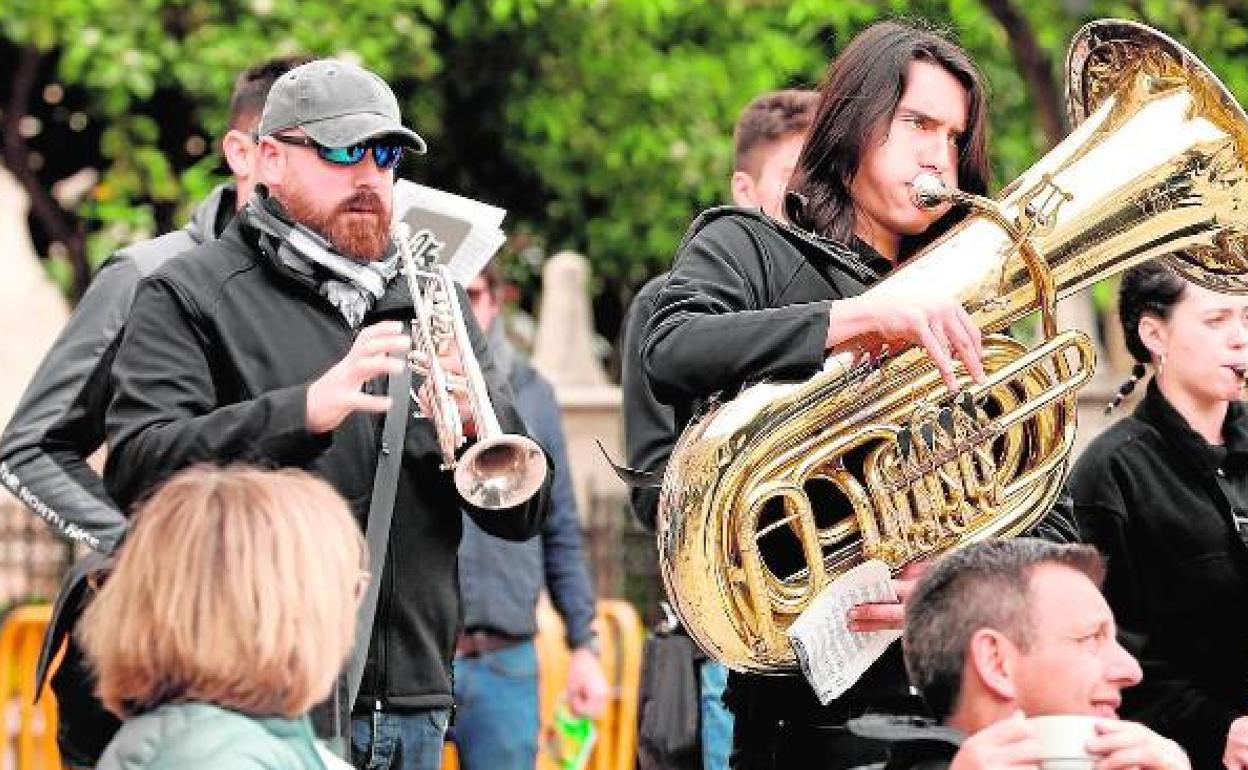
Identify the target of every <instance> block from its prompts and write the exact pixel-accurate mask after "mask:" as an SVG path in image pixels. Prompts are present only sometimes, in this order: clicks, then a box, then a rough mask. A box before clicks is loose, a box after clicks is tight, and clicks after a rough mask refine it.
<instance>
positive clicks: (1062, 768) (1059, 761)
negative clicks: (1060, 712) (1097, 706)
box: [1027, 715, 1101, 770]
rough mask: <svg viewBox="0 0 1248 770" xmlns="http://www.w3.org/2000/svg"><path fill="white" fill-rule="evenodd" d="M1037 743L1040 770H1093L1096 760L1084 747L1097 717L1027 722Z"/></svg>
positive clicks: (1048, 718) (1069, 717)
mask: <svg viewBox="0 0 1248 770" xmlns="http://www.w3.org/2000/svg"><path fill="white" fill-rule="evenodd" d="M1027 721H1028V722H1029V723H1030V724H1031V726H1032V729H1033V730H1035V733H1036V740H1038V741H1039V742H1040V759H1041V761H1040V767H1041V768H1043V770H1092V765H1093V763H1095V762H1096V757H1094V756H1092V755H1091V754H1089V753H1088V750H1087V749H1086V748H1085V747H1086V746H1087V745H1088V741H1089V740H1090V739H1091V738H1092V737H1093V736H1095V735H1096V723H1097V722H1100V721H1101V718H1100V717H1089V716H1075V715H1070V716H1048V717H1032V718H1031V719H1028V720H1027Z"/></svg>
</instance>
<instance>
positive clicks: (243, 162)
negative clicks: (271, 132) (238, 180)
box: [221, 128, 256, 178]
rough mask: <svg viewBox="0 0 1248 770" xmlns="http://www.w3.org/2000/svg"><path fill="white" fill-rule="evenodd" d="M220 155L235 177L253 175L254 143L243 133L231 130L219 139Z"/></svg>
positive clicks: (248, 135)
mask: <svg viewBox="0 0 1248 770" xmlns="http://www.w3.org/2000/svg"><path fill="white" fill-rule="evenodd" d="M221 153H222V154H223V155H224V156H225V162H226V164H227V165H228V166H229V167H230V173H231V174H233V175H234V176H236V177H243V178H247V177H250V176H251V175H252V174H254V173H255V162H254V156H255V154H256V142H255V140H254V139H252V138H251V135H250V134H248V133H247V132H245V131H239V130H238V129H236V128H232V129H230V130H229V131H226V132H225V136H224V137H223V138H222V139H221Z"/></svg>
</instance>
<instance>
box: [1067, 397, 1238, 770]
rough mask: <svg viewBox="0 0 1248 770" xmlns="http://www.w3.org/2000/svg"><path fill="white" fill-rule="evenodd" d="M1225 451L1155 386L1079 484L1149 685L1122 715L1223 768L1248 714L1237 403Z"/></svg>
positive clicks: (1108, 583) (1088, 464)
mask: <svg viewBox="0 0 1248 770" xmlns="http://www.w3.org/2000/svg"><path fill="white" fill-rule="evenodd" d="M1222 431H1223V439H1224V441H1225V444H1224V445H1223V446H1213V445H1210V444H1209V443H1208V442H1207V441H1205V439H1204V438H1202V437H1201V436H1200V435H1199V434H1198V433H1196V432H1195V431H1194V430H1192V428H1191V426H1189V425H1188V424H1187V421H1186V420H1184V419H1183V416H1182V415H1180V414H1179V413H1178V412H1177V411H1175V409H1174V407H1172V406H1171V405H1170V403H1169V402H1168V401H1166V399H1165V396H1163V395H1162V394H1161V392H1160V391H1159V390H1158V389H1157V387H1156V385H1155V384H1153V383H1152V382H1150V383H1149V386H1148V391H1147V393H1146V394H1145V396H1144V399H1143V400H1142V401H1141V402H1140V405H1139V406H1138V407H1136V409H1135V412H1134V413H1133V414H1131V415H1130V416H1128V417H1125V418H1123V419H1122V420H1119V421H1118V422H1117V423H1115V424H1114V425H1113V426H1111V427H1110V428H1109V429H1108V430H1106V431H1105V432H1104V433H1102V434H1101V435H1100V436H1097V438H1096V440H1095V441H1093V442H1092V443H1091V445H1089V446H1088V448H1087V449H1086V450H1085V451H1084V453H1083V455H1082V456H1080V458H1079V462H1078V463H1076V464H1075V468H1074V471H1073V472H1072V473H1071V477H1070V491H1071V494H1072V495H1073V497H1074V499H1075V517H1076V519H1077V521H1078V523H1079V529H1080V531H1081V533H1082V534H1083V536H1084V539H1085V540H1087V541H1088V542H1090V543H1093V544H1095V545H1096V547H1097V548H1098V549H1100V551H1101V552H1102V553H1103V554H1105V557H1106V561H1107V566H1108V573H1107V575H1106V578H1105V597H1106V599H1107V600H1108V601H1109V604H1110V606H1111V607H1113V610H1114V617H1115V618H1116V619H1117V621H1118V630H1119V635H1120V637H1121V640H1122V643H1123V646H1125V647H1126V648H1127V649H1128V650H1130V651H1131V652H1132V654H1134V655H1135V656H1136V657H1137V658H1139V660H1140V664H1141V666H1142V667H1143V669H1144V681H1143V682H1142V683H1141V684H1140V685H1138V686H1137V687H1133V688H1131V689H1129V690H1126V691H1125V692H1124V693H1123V708H1122V714H1123V716H1124V717H1125V718H1127V719H1135V720H1139V721H1141V722H1144V723H1145V724H1147V725H1149V726H1150V727H1152V728H1153V729H1154V730H1156V731H1157V732H1159V733H1161V734H1162V735H1165V736H1166V737H1168V738H1172V739H1173V740H1176V741H1178V742H1179V743H1180V744H1182V746H1183V748H1184V749H1186V750H1187V753H1188V755H1189V756H1190V757H1191V760H1192V767H1194V768H1219V767H1221V766H1222V751H1223V749H1224V747H1225V745H1226V733H1227V730H1228V729H1229V728H1230V725H1231V722H1232V721H1233V720H1234V719H1235V718H1236V717H1240V716H1245V715H1248V546H1245V544H1244V540H1243V538H1242V537H1241V536H1240V534H1239V532H1238V531H1237V530H1236V527H1235V522H1234V520H1233V518H1232V516H1233V513H1234V514H1238V515H1240V516H1245V515H1248V410H1246V409H1245V407H1244V404H1243V403H1240V402H1234V403H1232V404H1231V405H1230V409H1229V410H1228V413H1227V416H1226V420H1225V423H1224V425H1223V429H1222Z"/></svg>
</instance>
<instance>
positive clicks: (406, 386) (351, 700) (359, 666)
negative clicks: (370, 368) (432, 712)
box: [334, 366, 412, 757]
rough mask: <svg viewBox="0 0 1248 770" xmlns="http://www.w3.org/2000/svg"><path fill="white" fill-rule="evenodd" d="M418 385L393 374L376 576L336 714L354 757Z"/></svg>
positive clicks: (378, 477)
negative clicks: (355, 715)
mask: <svg viewBox="0 0 1248 770" xmlns="http://www.w3.org/2000/svg"><path fill="white" fill-rule="evenodd" d="M411 385H412V370H411V367H408V366H404V367H403V368H402V370H401V371H399V372H397V373H395V374H391V375H390V377H389V381H388V385H387V390H386V392H387V393H389V394H390V398H391V399H392V402H391V404H390V411H389V412H387V413H386V422H385V425H384V427H383V428H382V434H381V435H382V439H381V450H380V454H379V455H378V457H377V472H376V473H375V474H374V476H373V496H372V500H371V501H370V502H369V507H368V527H367V531H366V532H365V539H366V540H367V541H368V564H369V569H370V570H372V573H373V577H372V579H371V580H369V581H368V587H367V588H366V589H365V590H364V596H363V597H362V598H361V599H360V607H359V610H358V611H357V613H356V619H355V647H354V648H353V649H352V650H351V657H350V658H348V659H347V665H346V668H345V669H344V670H343V673H342V676H341V677H339V682H338V687H337V688H335V692H334V699H335V700H336V701H337V702H336V703H335V704H334V710H335V711H336V712H337V714H336V716H337V720H336V722H337V727H338V731H339V733H338V735H337V736H335V737H336V738H337V739H339V740H341V741H342V744H341V751H340V752H339V753H340V754H342V755H343V756H344V757H345V756H348V754H349V752H350V747H351V709H352V708H354V706H355V699H356V698H357V697H358V696H359V694H360V681H361V680H362V679H363V678H364V664H365V663H366V662H367V661H368V646H369V643H370V642H371V641H372V635H373V619H374V618H375V617H376V615H377V598H378V594H379V593H380V591H381V576H382V573H383V571H384V570H385V568H386V551H387V550H388V549H389V546H390V520H391V518H392V516H393V514H394V498H395V492H396V491H397V490H398V486H399V470H400V468H401V467H402V465H403V446H404V440H405V437H406V434H407V423H408V419H409V418H408V414H407V412H408V404H409V403H410V402H409V398H408V396H409V393H410V390H411Z"/></svg>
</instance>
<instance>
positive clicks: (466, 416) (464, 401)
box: [415, 342, 477, 440]
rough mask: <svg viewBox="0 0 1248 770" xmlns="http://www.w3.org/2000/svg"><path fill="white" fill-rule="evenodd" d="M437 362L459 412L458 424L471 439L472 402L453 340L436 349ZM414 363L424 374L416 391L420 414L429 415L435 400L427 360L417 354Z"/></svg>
mask: <svg viewBox="0 0 1248 770" xmlns="http://www.w3.org/2000/svg"><path fill="white" fill-rule="evenodd" d="M438 362H439V363H440V364H441V365H442V371H443V373H445V375H446V381H447V384H448V385H449V387H450V391H451V396H452V397H453V398H454V399H455V409H456V411H457V412H459V420H460V425H461V426H462V427H463V432H464V437H465V438H466V439H468V440H472V439H474V438H476V435H477V425H476V422H475V420H474V419H473V412H472V402H471V400H470V399H469V398H468V387H467V381H466V378H465V377H464V363H463V360H462V359H461V358H460V356H459V349H458V348H457V347H456V345H455V343H454V342H450V343H449V344H447V345H445V346H444V347H443V349H442V350H440V351H438ZM415 364H416V370H417V371H418V372H420V373H422V374H425V375H426V376H425V381H424V383H422V384H421V386H420V388H419V389H418V390H417V392H416V399H417V403H419V404H420V412H421V414H424V415H430V414H433V411H432V410H433V409H434V404H435V403H436V402H435V400H434V394H433V385H432V380H431V379H430V378H429V377H428V369H429V367H428V362H427V360H426V359H425V358H424V357H421V356H418V357H417V360H416V362H415Z"/></svg>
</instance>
